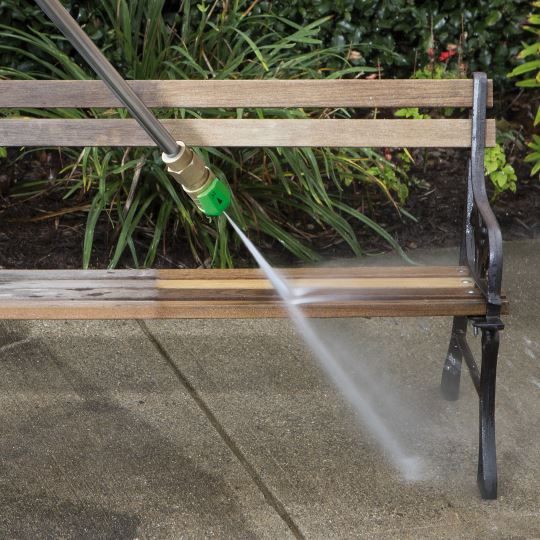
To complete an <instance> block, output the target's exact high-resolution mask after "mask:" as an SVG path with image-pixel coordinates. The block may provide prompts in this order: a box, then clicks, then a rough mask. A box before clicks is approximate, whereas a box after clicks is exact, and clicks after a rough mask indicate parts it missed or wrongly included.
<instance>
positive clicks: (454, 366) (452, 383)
mask: <svg viewBox="0 0 540 540" xmlns="http://www.w3.org/2000/svg"><path fill="white" fill-rule="evenodd" d="M466 334H467V317H454V322H453V323H452V335H451V336H450V345H449V346H448V353H447V354H446V360H445V361H444V366H443V372H442V378H441V391H442V395H443V397H444V399H447V400H448V401H455V400H456V399H457V398H458V397H459V381H460V378H461V363H462V360H463V354H462V352H461V347H460V344H459V337H458V336H463V337H464V336H465V335H466Z"/></svg>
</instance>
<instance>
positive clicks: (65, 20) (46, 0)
mask: <svg viewBox="0 0 540 540" xmlns="http://www.w3.org/2000/svg"><path fill="white" fill-rule="evenodd" d="M36 4H38V6H39V7H40V8H41V9H42V10H43V12H44V13H45V14H46V15H47V16H48V17H49V18H50V19H51V21H52V22H53V23H54V24H55V26H56V27H57V28H58V29H59V30H60V32H62V34H64V36H65V37H66V38H67V39H68V41H69V42H70V43H71V44H72V45H73V47H75V49H76V50H77V51H78V52H79V54H80V55H81V56H82V57H83V58H84V60H85V61H86V62H87V63H88V65H89V66H90V67H91V68H92V70H93V71H94V72H95V73H96V74H97V75H98V77H99V78H100V79H101V80H102V81H103V82H104V83H105V84H106V85H107V86H108V87H109V89H110V90H111V92H112V93H113V94H114V95H115V96H116V97H117V98H118V99H119V100H120V101H121V103H122V104H123V105H124V106H125V107H126V108H127V109H128V111H129V112H130V113H131V115H132V116H133V118H135V120H137V122H138V123H139V125H140V126H141V127H142V128H143V129H144V130H145V131H146V132H147V133H148V135H149V136H150V137H151V138H152V140H153V141H154V142H155V143H156V144H157V146H158V147H159V148H160V149H161V150H162V152H163V154H162V159H163V161H164V163H165V164H166V165H167V170H168V172H169V173H170V174H171V175H172V176H173V178H174V179H175V180H177V181H178V182H179V183H180V184H181V185H182V187H183V189H184V191H185V192H186V193H187V194H188V195H189V196H190V197H191V198H192V199H193V200H194V201H195V203H196V204H197V206H198V207H199V208H200V209H201V210H202V211H203V212H204V213H205V214H207V215H209V216H218V215H220V214H221V213H222V212H224V211H225V210H226V209H227V207H228V206H229V204H230V201H231V192H230V189H229V186H228V185H227V184H225V183H223V182H222V181H221V180H219V179H218V178H215V177H214V176H213V175H212V173H211V171H210V170H209V169H208V167H206V166H205V165H204V163H203V162H202V160H201V159H200V158H199V156H198V155H197V154H195V153H194V152H193V150H192V149H191V148H188V147H187V146H186V145H185V144H184V143H183V142H182V141H175V140H174V138H173V136H172V135H171V134H170V133H169V132H168V131H167V129H165V127H164V126H163V124H162V123H161V122H160V121H159V120H158V119H157V118H156V117H155V116H154V114H153V113H152V111H150V109H149V108H148V107H147V106H146V105H145V104H144V103H143V102H142V100H141V99H140V98H139V96H137V94H135V92H134V91H133V90H132V89H131V87H130V86H129V85H128V83H127V82H126V81H125V80H124V79H123V78H122V76H121V75H120V74H119V73H118V71H116V69H114V67H113V66H112V64H111V63H110V62H109V61H108V60H107V58H105V56H104V55H103V53H102V52H101V51H100V50H99V49H98V48H97V46H96V45H95V44H94V42H93V41H92V40H91V39H90V38H89V37H88V36H87V35H86V33H85V32H84V31H83V30H82V28H81V27H80V26H79V25H78V24H77V22H76V21H75V19H74V18H73V17H72V16H71V15H70V14H69V12H68V11H67V10H66V8H64V6H63V5H62V4H61V3H60V2H59V0H36Z"/></svg>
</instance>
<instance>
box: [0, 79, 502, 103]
mask: <svg viewBox="0 0 540 540" xmlns="http://www.w3.org/2000/svg"><path fill="white" fill-rule="evenodd" d="M128 84H130V85H131V87H132V88H133V89H134V91H135V93H136V94H138V96H139V97H140V98H141V99H142V100H143V101H144V102H145V103H146V105H147V106H148V107H184V108H220V107H224V108H234V107H242V108H249V107H264V108H271V107H368V108H371V107H471V106H472V97H473V82H472V80H471V79H462V80H407V79H405V80H390V79H389V80H379V81H367V80H356V79H353V80H293V81H290V80H242V81H234V80H225V81H216V80H214V81H193V80H189V81H155V80H154V81H129V82H128ZM121 106H122V105H121V103H120V102H119V101H118V99H117V98H116V97H115V96H114V95H113V94H112V93H111V91H110V90H109V89H108V88H107V87H106V86H105V84H104V83H103V82H102V81H0V107H6V108H7V107H15V108H17V107H20V108H23V107H24V108H26V107H35V108H55V107H75V108H109V107H121ZM488 106H489V107H492V106H493V82H492V81H489V82H488Z"/></svg>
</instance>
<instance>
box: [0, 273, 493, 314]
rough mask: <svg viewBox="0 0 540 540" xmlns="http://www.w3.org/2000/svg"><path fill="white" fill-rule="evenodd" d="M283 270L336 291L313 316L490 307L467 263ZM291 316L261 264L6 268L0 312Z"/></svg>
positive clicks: (317, 290) (309, 308)
mask: <svg viewBox="0 0 540 540" xmlns="http://www.w3.org/2000/svg"><path fill="white" fill-rule="evenodd" d="M201 273H202V274H201ZM284 273H285V274H286V275H289V277H292V284H293V285H295V286H296V287H299V288H301V289H302V290H303V294H304V295H305V296H303V297H302V298H309V297H310V295H313V296H315V297H321V296H323V297H325V296H326V297H327V295H334V298H332V299H330V300H328V299H326V300H325V301H324V302H321V303H315V304H304V305H303V310H304V311H305V312H306V313H307V314H308V315H309V316H313V317H349V316H371V317H373V316H390V315H393V316H419V315H482V314H485V310H486V305H485V300H484V298H483V296H482V294H481V293H480V291H479V290H478V289H476V288H474V286H473V285H472V279H471V278H470V277H469V275H468V272H467V270H466V269H465V268H463V267H423V268H414V267H406V268H400V267H391V268H340V269H331V270H329V269H324V268H319V269H307V268H304V269H294V270H285V271H284ZM329 275H331V276H332V277H328V276H329ZM14 276H16V278H14V279H11V278H13V277H14ZM286 315H287V314H286V310H285V309H284V307H283V304H282V303H281V301H280V300H279V298H278V297H277V296H276V293H275V291H274V290H273V288H272V286H271V284H270V283H269V282H268V281H267V280H266V279H265V278H264V277H263V276H262V275H261V272H260V271H259V270H255V269H244V270H148V271H141V272H138V271H122V270H119V271H100V270H97V271H92V270H90V271H79V270H63V271H61V272H58V271H55V270H43V271H26V272H21V273H20V274H19V273H17V274H14V272H13V271H9V270H3V271H0V319H86V318H89V319H126V318H141V319H146V318H197V317H218V318H220V317H235V318H244V317H283V316H286Z"/></svg>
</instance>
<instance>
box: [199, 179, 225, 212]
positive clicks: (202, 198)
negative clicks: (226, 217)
mask: <svg viewBox="0 0 540 540" xmlns="http://www.w3.org/2000/svg"><path fill="white" fill-rule="evenodd" d="M197 199H198V201H199V206H200V208H201V210H202V211H203V212H204V213H205V214H206V215H207V216H219V215H220V214H222V213H223V212H224V211H225V210H227V208H228V207H229V204H230V203H231V190H230V189H229V186H228V185H227V184H225V183H224V182H222V181H221V180H219V179H218V178H214V179H213V180H212V182H210V185H209V186H208V187H207V188H206V189H205V190H204V191H202V192H201V193H199V195H198V197H197Z"/></svg>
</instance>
